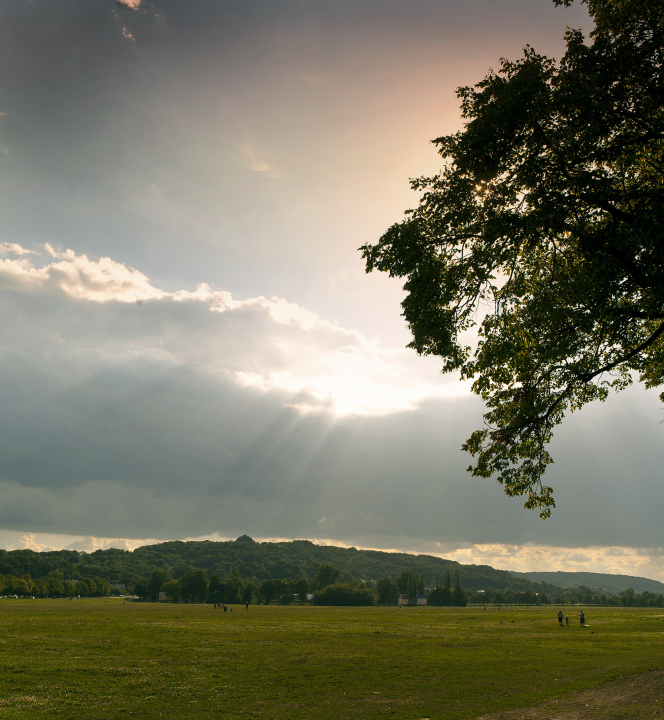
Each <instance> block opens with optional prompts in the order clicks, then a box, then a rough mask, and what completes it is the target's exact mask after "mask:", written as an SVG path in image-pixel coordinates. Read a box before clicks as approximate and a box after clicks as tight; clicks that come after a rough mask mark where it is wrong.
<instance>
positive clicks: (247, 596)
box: [242, 582, 258, 603]
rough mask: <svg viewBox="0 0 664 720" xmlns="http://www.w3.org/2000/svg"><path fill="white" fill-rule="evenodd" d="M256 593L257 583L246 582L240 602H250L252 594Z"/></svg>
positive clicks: (252, 597)
mask: <svg viewBox="0 0 664 720" xmlns="http://www.w3.org/2000/svg"><path fill="white" fill-rule="evenodd" d="M257 593H258V585H256V583H252V582H248V583H247V584H246V585H245V586H244V588H243V590H242V602H243V603H251V602H253V599H254V595H256V594H257Z"/></svg>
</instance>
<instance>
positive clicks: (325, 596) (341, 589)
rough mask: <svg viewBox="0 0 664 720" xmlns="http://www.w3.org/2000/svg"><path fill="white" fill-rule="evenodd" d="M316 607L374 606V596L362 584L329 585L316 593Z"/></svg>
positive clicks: (314, 600)
mask: <svg viewBox="0 0 664 720" xmlns="http://www.w3.org/2000/svg"><path fill="white" fill-rule="evenodd" d="M313 603H314V605H354V606H369V605H373V604H374V594H373V592H372V591H371V590H369V589H368V588H365V587H364V586H363V585H362V584H361V583H359V582H358V583H348V584H341V583H337V584H334V585H327V586H326V587H325V588H324V589H323V590H318V591H317V592H315V593H314V599H313Z"/></svg>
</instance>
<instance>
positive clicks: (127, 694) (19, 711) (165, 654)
mask: <svg viewBox="0 0 664 720" xmlns="http://www.w3.org/2000/svg"><path fill="white" fill-rule="evenodd" d="M557 610H558V608H557V607H553V606H552V607H532V608H507V607H503V608H501V609H500V610H499V609H497V608H494V607H492V606H488V607H487V609H486V611H485V610H483V608H482V607H468V608H431V607H424V608H404V609H399V608H393V607H389V608H382V607H381V608H378V607H374V608H371V607H369V608H327V607H309V606H302V607H300V606H297V605H294V606H286V607H283V606H263V605H256V606H250V607H249V610H248V611H246V610H245V608H244V606H236V607H234V608H233V612H227V613H224V612H222V611H221V610H215V609H213V608H212V606H209V605H165V604H148V603H146V604H143V603H134V602H128V601H124V600H120V599H107V600H16V599H2V600H0V716H1V717H2V718H3V719H4V720H14V719H17V718H21V719H23V718H39V719H40V720H41V718H45V717H48V718H63V719H64V718H72V719H74V718H75V719H76V720H81V718H86V719H97V718H99V719H102V718H103V719H104V720H109V719H112V718H126V717H140V718H168V719H169V720H175V719H176V718H223V717H228V718H257V717H260V718H274V719H275V720H283V719H286V718H293V719H296V718H311V719H314V718H363V719H364V718H383V717H398V718H404V719H406V718H408V719H410V718H413V719H415V718H432V719H433V718H445V719H449V720H452V719H456V718H458V719H460V720H461V719H463V718H473V717H476V716H478V715H481V714H483V713H488V712H495V711H497V710H507V709H509V708H517V707H527V706H532V705H534V704H537V703H539V702H542V701H544V700H548V699H553V698H561V697H565V696H568V695H571V694H573V693H575V692H577V691H579V690H582V689H584V688H587V687H590V686H592V685H596V684H598V683H600V682H602V681H604V680H607V679H610V678H616V677H620V676H624V675H629V674H632V673H640V672H645V671H647V670H651V669H657V668H662V667H664V613H662V610H661V608H658V609H657V608H656V609H652V610H651V609H644V608H638V609H631V608H586V612H587V614H586V620H587V623H588V627H586V628H582V627H580V625H579V622H578V615H577V614H576V613H575V612H574V613H573V612H572V610H573V609H572V608H566V611H567V612H569V614H570V627H569V628H567V627H562V628H561V627H559V626H558V622H557V619H556V613H557Z"/></svg>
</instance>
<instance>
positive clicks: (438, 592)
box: [427, 570, 452, 607]
mask: <svg viewBox="0 0 664 720" xmlns="http://www.w3.org/2000/svg"><path fill="white" fill-rule="evenodd" d="M450 586H451V580H450V571H449V570H448V571H447V573H446V575H445V584H444V585H443V587H439V586H438V583H437V582H436V587H435V588H434V589H433V590H432V591H431V592H430V593H429V594H428V595H427V605H433V606H434V607H449V606H450V605H451V604H452V591H451V589H450Z"/></svg>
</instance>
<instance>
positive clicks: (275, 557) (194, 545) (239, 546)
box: [0, 535, 550, 592]
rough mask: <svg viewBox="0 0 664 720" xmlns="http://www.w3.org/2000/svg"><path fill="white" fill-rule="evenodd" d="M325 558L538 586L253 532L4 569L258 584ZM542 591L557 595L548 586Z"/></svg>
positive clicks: (497, 573)
mask: <svg viewBox="0 0 664 720" xmlns="http://www.w3.org/2000/svg"><path fill="white" fill-rule="evenodd" d="M325 563H329V564H331V565H334V566H335V567H337V568H339V569H340V570H341V577H340V580H341V581H343V582H349V581H352V580H379V579H381V578H385V577H388V578H390V579H392V580H394V579H395V578H396V576H397V575H398V574H399V573H401V572H402V571H403V570H410V571H411V572H414V573H416V574H417V575H420V576H422V577H423V578H424V581H425V583H426V584H427V585H428V586H433V585H435V583H436V578H437V577H438V578H439V579H440V582H441V583H442V582H443V581H444V579H445V573H446V571H447V570H450V573H451V575H452V577H454V572H455V571H457V570H458V572H459V575H460V578H461V583H462V585H463V587H464V588H466V589H467V590H485V589H487V588H494V589H496V590H506V589H511V590H532V589H533V583H532V582H531V581H530V580H528V579H526V578H516V577H514V576H513V575H512V574H511V573H508V572H506V571H503V570H495V569H494V568H491V567H489V566H486V565H460V564H459V563H456V562H452V561H450V560H443V559H441V558H437V557H433V556H430V555H409V554H407V553H391V552H381V551H377V550H356V549H355V548H340V547H332V546H322V545H315V544H314V543H312V542H309V541H308V540H295V541H292V542H277V543H270V542H263V543H259V542H255V541H254V540H252V539H251V538H250V537H248V536H247V535H243V536H242V537H239V538H238V539H237V540H234V541H229V542H212V541H208V540H204V541H194V542H182V541H173V542H165V543H159V544H157V545H145V546H143V547H139V548H137V549H136V550H134V551H132V552H128V551H126V550H117V549H112V548H111V549H108V550H97V551H95V552H92V553H83V552H78V551H76V550H58V551H52V552H41V553H37V552H33V551H32V550H13V551H6V550H0V574H4V575H7V574H11V575H15V576H16V577H21V576H22V575H24V574H26V573H27V574H29V575H30V576H31V577H32V578H33V579H38V578H43V577H46V576H48V575H49V574H51V573H57V574H58V575H60V573H61V574H62V575H61V577H62V578H63V579H65V580H70V579H73V580H78V579H83V578H87V577H100V578H107V579H108V580H109V581H110V582H112V583H126V584H127V585H129V584H132V583H133V582H135V581H138V580H143V579H145V578H146V577H148V576H149V575H150V573H151V572H152V571H153V570H154V569H156V568H162V569H164V570H167V571H168V572H169V574H170V576H171V577H173V578H175V579H179V578H182V577H184V576H185V575H186V574H187V573H188V572H189V571H190V570H192V569H203V570H205V571H206V572H207V574H208V575H209V576H210V577H211V576H213V575H219V576H220V577H221V578H222V579H223V578H225V577H227V576H229V575H231V574H232V573H234V572H235V571H238V572H239V573H240V576H241V577H242V578H243V579H244V580H245V581H253V582H257V583H260V582H262V581H263V580H269V579H287V578H288V579H299V578H303V577H304V578H307V579H309V580H311V579H312V578H313V577H314V576H315V575H316V573H317V571H318V568H319V567H320V565H322V564H325ZM537 589H538V590H541V591H544V592H550V588H548V587H546V586H544V585H542V586H541V587H538V588H537Z"/></svg>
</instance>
